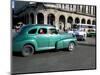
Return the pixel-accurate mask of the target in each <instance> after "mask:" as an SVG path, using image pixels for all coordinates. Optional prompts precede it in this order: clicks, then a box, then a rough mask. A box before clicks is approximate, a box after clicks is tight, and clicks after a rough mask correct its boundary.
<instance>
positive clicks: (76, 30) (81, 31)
mask: <svg viewBox="0 0 100 75" xmlns="http://www.w3.org/2000/svg"><path fill="white" fill-rule="evenodd" d="M67 32H68V33H71V34H73V35H75V36H76V38H77V40H84V41H85V40H86V38H87V32H86V31H85V28H84V25H81V24H73V25H72V27H71V29H70V30H68V31H67Z"/></svg>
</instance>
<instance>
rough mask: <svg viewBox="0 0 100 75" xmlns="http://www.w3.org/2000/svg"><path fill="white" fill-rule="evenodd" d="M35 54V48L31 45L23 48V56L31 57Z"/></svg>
mask: <svg viewBox="0 0 100 75" xmlns="http://www.w3.org/2000/svg"><path fill="white" fill-rule="evenodd" d="M33 53H34V47H32V46H31V45H25V46H24V47H23V50H22V56H24V57H26V56H31V55H33Z"/></svg>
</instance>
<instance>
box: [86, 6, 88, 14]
mask: <svg viewBox="0 0 100 75" xmlns="http://www.w3.org/2000/svg"><path fill="white" fill-rule="evenodd" d="M86 13H87V14H88V6H87V5H86Z"/></svg>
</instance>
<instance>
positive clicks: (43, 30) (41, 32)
mask: <svg viewBox="0 0 100 75" xmlns="http://www.w3.org/2000/svg"><path fill="white" fill-rule="evenodd" d="M46 33H47V29H46V28H40V29H39V31H38V34H46Z"/></svg>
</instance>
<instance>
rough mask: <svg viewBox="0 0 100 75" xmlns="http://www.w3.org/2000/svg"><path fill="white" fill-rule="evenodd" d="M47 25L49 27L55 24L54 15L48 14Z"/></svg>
mask: <svg viewBox="0 0 100 75" xmlns="http://www.w3.org/2000/svg"><path fill="white" fill-rule="evenodd" d="M47 18H48V21H47V22H48V24H50V25H54V24H55V16H54V14H48V17H47Z"/></svg>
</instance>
